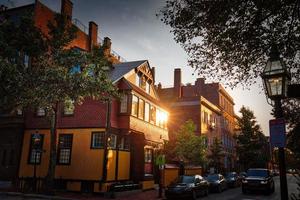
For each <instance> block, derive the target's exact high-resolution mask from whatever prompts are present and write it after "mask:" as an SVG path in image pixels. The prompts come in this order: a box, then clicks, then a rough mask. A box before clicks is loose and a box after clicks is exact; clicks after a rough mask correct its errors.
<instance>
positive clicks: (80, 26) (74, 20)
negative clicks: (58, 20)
mask: <svg viewBox="0 0 300 200" xmlns="http://www.w3.org/2000/svg"><path fill="white" fill-rule="evenodd" d="M72 23H73V24H74V25H75V26H77V28H79V29H80V30H82V31H83V32H84V33H85V34H87V35H88V34H89V28H88V27H87V26H85V25H84V24H83V23H82V22H81V21H79V19H76V18H74V19H72Z"/></svg>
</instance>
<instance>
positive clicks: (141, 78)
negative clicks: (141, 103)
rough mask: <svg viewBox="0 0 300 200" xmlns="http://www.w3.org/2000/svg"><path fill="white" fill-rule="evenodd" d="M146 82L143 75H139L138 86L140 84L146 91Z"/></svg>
mask: <svg viewBox="0 0 300 200" xmlns="http://www.w3.org/2000/svg"><path fill="white" fill-rule="evenodd" d="M146 83H147V81H146V78H145V76H142V77H140V85H139V86H140V88H142V89H143V90H145V91H146Z"/></svg>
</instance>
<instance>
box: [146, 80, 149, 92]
mask: <svg viewBox="0 0 300 200" xmlns="http://www.w3.org/2000/svg"><path fill="white" fill-rule="evenodd" d="M146 93H147V94H150V83H149V82H148V81H147V82H146Z"/></svg>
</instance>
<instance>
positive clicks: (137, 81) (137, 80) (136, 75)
mask: <svg viewBox="0 0 300 200" xmlns="http://www.w3.org/2000/svg"><path fill="white" fill-rule="evenodd" d="M140 79H141V77H140V75H139V74H135V84H136V85H137V86H140Z"/></svg>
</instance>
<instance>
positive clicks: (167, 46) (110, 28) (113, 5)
mask: <svg viewBox="0 0 300 200" xmlns="http://www.w3.org/2000/svg"><path fill="white" fill-rule="evenodd" d="M40 1H41V2H42V3H43V4H45V5H47V6H48V7H49V8H51V9H52V10H55V11H60V4H61V0H40ZM33 2H34V0H0V4H5V5H7V6H8V7H12V6H21V5H26V4H29V3H33ZM72 2H73V18H77V19H79V20H80V21H81V22H82V23H83V24H85V25H86V26H88V22H89V21H94V22H95V23H97V24H98V35H99V36H100V37H101V38H104V37H109V38H110V39H111V40H112V48H113V50H114V51H116V52H117V53H118V54H120V55H121V56H122V57H124V58H125V59H126V60H127V61H134V60H148V61H149V63H150V66H151V67H155V71H156V77H155V78H156V80H155V81H156V84H157V83H159V82H161V83H162V86H163V87H168V86H172V85H173V78H174V68H181V71H182V82H183V83H184V84H185V83H194V82H195V80H196V79H197V78H199V77H197V75H192V74H193V70H192V69H191V67H189V66H188V65H187V59H188V56H187V54H186V53H185V51H184V50H183V49H182V48H181V46H180V45H179V44H177V43H176V42H175V41H174V39H173V35H172V33H170V27H168V26H166V25H165V24H163V23H162V22H161V21H160V20H159V18H157V17H156V14H157V13H158V12H159V10H160V9H161V8H162V7H163V6H164V5H165V0H72ZM204 78H206V79H209V77H204ZM213 82H219V80H213ZM258 82H259V84H256V85H252V86H251V87H249V88H247V89H243V88H242V87H241V86H240V87H237V88H234V89H233V90H232V89H230V88H227V87H226V90H227V92H228V93H229V94H230V95H231V96H232V97H233V99H234V102H235V107H234V108H235V112H236V114H237V115H239V112H238V111H239V110H240V108H241V107H242V106H243V105H244V106H245V107H248V108H249V109H251V110H252V111H254V115H255V116H256V117H257V121H258V123H259V124H260V125H261V127H262V130H263V132H264V134H265V135H269V125H268V124H269V120H270V119H272V116H271V115H270V112H271V106H270V105H268V104H267V99H266V96H265V94H264V92H263V89H262V85H261V81H260V80H258Z"/></svg>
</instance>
